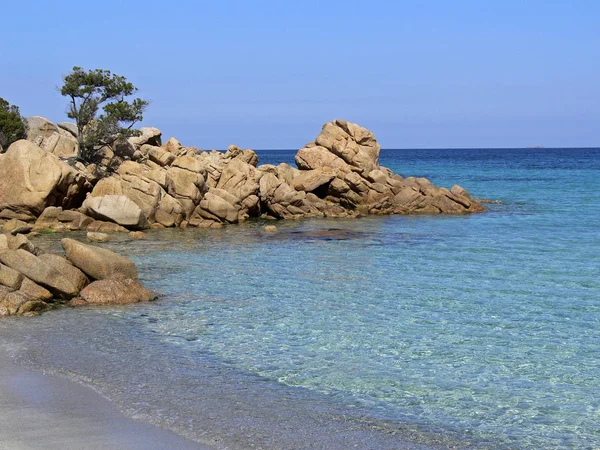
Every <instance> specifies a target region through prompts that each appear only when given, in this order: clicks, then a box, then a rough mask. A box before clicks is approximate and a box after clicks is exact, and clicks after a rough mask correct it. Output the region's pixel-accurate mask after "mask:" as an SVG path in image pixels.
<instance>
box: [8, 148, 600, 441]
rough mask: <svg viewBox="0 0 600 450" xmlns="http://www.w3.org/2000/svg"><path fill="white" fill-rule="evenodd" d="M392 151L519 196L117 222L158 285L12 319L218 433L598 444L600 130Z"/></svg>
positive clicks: (195, 433) (152, 410)
mask: <svg viewBox="0 0 600 450" xmlns="http://www.w3.org/2000/svg"><path fill="white" fill-rule="evenodd" d="M293 155H294V152H285V151H283V152H272V153H271V152H269V153H267V152H263V153H259V156H260V157H261V162H262V163H271V162H279V161H287V162H290V163H291V162H292V161H293ZM381 164H382V165H385V166H387V167H390V168H391V169H393V170H394V171H396V172H398V173H401V174H402V175H406V176H409V175H414V176H425V177H427V178H429V179H430V180H431V181H432V182H434V183H435V184H438V185H444V186H447V187H450V186H452V185H453V184H460V185H462V186H463V187H465V188H466V189H467V190H469V191H470V192H471V193H472V194H473V195H474V196H475V197H481V198H489V199H499V200H502V201H503V203H502V204H492V205H489V211H488V212H486V213H484V214H478V215H472V216H465V217H438V216H427V217H399V216H397V217H369V218H364V219H359V220H306V221H298V222H278V223H277V226H278V228H279V230H280V232H279V233H278V234H276V235H268V234H265V233H264V232H263V231H262V226H263V225H264V223H248V224H244V225H240V226H231V227H227V228H225V229H222V230H208V231H185V232H182V231H165V232H156V233H152V234H151V237H152V240H151V241H146V242H129V243H125V242H113V243H110V244H108V247H109V248H113V249H116V250H118V251H122V252H126V253H128V254H129V255H130V256H131V257H132V258H133V259H134V260H135V261H136V262H137V263H138V264H139V267H140V273H141V279H142V281H143V282H144V283H145V284H146V285H148V286H150V287H151V288H152V289H154V290H156V291H159V292H161V293H163V294H164V297H163V298H162V299H161V300H160V301H159V302H157V303H153V304H149V305H136V306H134V307H125V308H109V309H96V310H87V309H82V310H62V311H56V312H52V313H49V314H45V315H43V316H41V317H40V318H36V319H33V320H30V321H22V320H21V321H15V320H12V321H6V322H5V323H6V326H3V328H2V331H1V334H2V335H3V337H5V338H6V339H8V340H10V342H12V343H13V344H12V345H13V349H14V352H15V354H18V355H20V358H21V359H22V360H23V362H24V363H26V364H29V365H32V366H36V367H38V368H43V369H44V370H48V371H52V372H57V373H62V374H65V375H68V376H71V377H74V378H77V379H80V380H82V381H84V382H86V383H88V384H90V385H92V386H94V387H95V388H97V389H98V390H99V391H101V392H102V393H103V394H105V395H106V396H108V397H109V398H112V399H114V400H115V401H117V403H119V404H121V405H122V407H123V408H124V409H125V410H126V411H127V412H128V413H129V414H131V415H134V416H137V417H141V418H144V419H145V420H149V421H153V422H154V423H158V424H160V425H162V426H167V427H170V428H174V429H176V430H177V431H179V432H181V433H183V434H186V435H187V436H190V437H192V438H195V439H197V440H204V441H205V442H207V441H208V442H210V443H212V444H213V445H215V446H217V447H218V446H223V448H225V447H226V446H228V445H229V446H230V447H229V448H238V447H235V445H238V446H239V448H247V447H248V446H249V444H248V443H249V442H254V443H256V444H255V445H256V446H257V447H261V448H292V447H294V448H300V447H297V446H298V442H300V441H297V440H296V441H295V440H294V439H297V438H298V437H297V436H295V432H294V430H293V429H292V428H293V427H292V428H289V429H288V426H287V425H285V424H288V423H290V421H291V422H292V423H300V422H302V421H304V422H303V424H304V425H298V427H300V428H302V426H304V427H305V428H304V431H306V433H307V435H308V436H310V438H306V439H307V440H306V441H304V442H305V444H306V445H305V447H306V448H344V445H345V444H343V442H342V443H340V442H338V441H335V439H336V438H335V437H331V436H332V435H333V434H335V433H338V434H340V435H343V434H344V433H346V435H347V434H348V429H349V428H348V426H347V423H352V426H351V427H350V428H351V429H352V430H355V431H354V433H355V434H354V435H352V436H351V437H349V438H348V439H350V440H349V441H345V442H346V443H347V442H354V444H355V445H356V446H357V447H358V448H398V447H403V446H406V447H409V444H408V443H407V441H410V442H417V443H422V444H426V445H430V446H433V447H438V446H441V447H462V446H469V445H471V446H475V447H479V446H485V447H490V448H532V449H533V448H590V449H593V448H599V447H600V425H599V424H600V394H598V391H599V388H600V351H599V348H600V257H599V254H600V232H599V226H600V213H599V212H598V205H600V179H599V177H600V150H592V149H578V150H553V149H535V150H530V149H527V150H418V151H417V150H412V151H389V150H388V151H385V150H384V151H383V152H382V157H381ZM46 239H47V240H46V241H45V242H42V244H43V245H47V246H49V247H52V246H54V245H55V244H56V243H55V242H53V240H52V238H46ZM3 325H4V324H3ZM117 349H118V350H117ZM169 380H171V381H169ZM165 384H168V386H167V387H168V389H167V388H165ZM231 386H236V389H238V388H239V390H236V389H232V388H231ZM232 392H235V394H232ZM283 398H285V399H286V400H285V401H280V400H281V399H283ZM167 399H168V400H167ZM211 408H212V409H213V410H214V409H222V411H219V412H215V413H214V414H213V415H212V416H210V414H208V415H207V413H206V412H204V413H203V412H202V411H205V410H206V409H211ZM203 414H204V415H203ZM209 416H210V417H212V418H210V417H209ZM278 418H279V419H280V420H279V419H278ZM311 420H312V421H314V423H313V422H311ZM239 421H242V422H243V423H240V422H239ZM286 421H287V422H286ZM344 423H346V425H344ZM313 425H314V426H313ZM311 427H312V428H311ZM207 429H211V430H212V431H213V432H214V433H215V434H216V435H219V436H221V438H216V437H215V436H213V435H211V434H210V433H209V432H208V431H207ZM240 430H241V431H240ZM319 430H320V431H319ZM332 430H334V431H335V433H333V432H332ZM342 430H344V432H343V433H342V432H341V431H342ZM311 433H312V434H311ZM296 434H297V433H296ZM274 435H277V436H276V437H274ZM244 436H246V437H244ZM219 439H222V440H219ZM311 439H312V441H311ZM334 441H335V442H334ZM309 442H313V444H311V445H312V446H311V445H309V444H308V443H309ZM235 443H237V444H235ZM242 443H243V444H242ZM366 443H369V444H366ZM301 447H302V446H301Z"/></svg>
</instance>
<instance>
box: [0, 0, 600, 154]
mask: <svg viewBox="0 0 600 450" xmlns="http://www.w3.org/2000/svg"><path fill="white" fill-rule="evenodd" d="M0 16H1V17H2V20H1V22H2V32H1V36H2V37H1V42H0V97H4V98H6V99H7V100H9V101H10V102H11V103H15V104H17V105H19V106H20V107H21V113H22V114H23V115H41V116H45V117H47V118H49V119H51V120H53V121H55V122H58V121H61V120H65V114H64V112H65V108H66V99H65V98H63V97H61V96H60V94H59V93H58V92H57V90H56V88H57V87H58V86H59V85H60V84H61V76H62V75H64V74H66V73H68V71H69V70H70V69H71V68H72V67H73V66H74V65H78V66H82V67H84V68H86V69H92V68H102V69H109V70H111V71H113V72H114V73H117V74H119V75H124V76H126V77H127V78H128V79H129V81H132V82H133V83H134V84H135V85H136V86H137V87H138V88H139V93H138V94H139V96H141V97H143V98H146V99H148V100H150V101H151V102H152V103H151V105H150V107H149V109H148V111H147V113H146V115H145V120H144V124H145V125H150V126H156V127H158V128H160V129H161V130H163V133H164V134H165V135H166V136H165V137H166V138H168V137H169V136H172V135H173V136H176V137H177V138H178V139H179V140H180V141H182V142H183V143H184V144H186V145H196V146H198V147H201V148H206V149H210V148H219V149H223V148H226V147H227V145H229V144H231V143H236V144H237V145H240V146H242V147H245V148H257V149H265V148H300V147H302V146H303V145H304V144H305V143H306V142H308V141H311V140H313V139H314V138H315V136H316V135H317V134H318V132H319V131H320V129H321V126H322V124H323V123H324V122H327V121H329V120H333V119H336V118H343V119H347V120H350V121H353V122H357V123H359V124H361V125H363V126H366V127H367V128H369V129H371V130H372V131H373V132H374V133H375V135H376V137H377V138H378V139H379V141H380V142H381V144H382V146H383V147H384V148H428V147H525V146H530V145H544V146H547V147H550V146H571V147H574V146H600V1H598V0H544V1H542V0H539V1H538V0H520V1H513V0H478V1H475V0H471V1H468V0H420V1H419V0H414V1H402V0H396V1H393V0H370V1H353V0H344V1H338V0H322V1H315V0H300V1H293V0H287V1H286V0H280V1H274V0H272V1H268V0H244V1H238V0H230V1H228V0H221V1H203V0H197V1H177V0H172V1H164V0H162V1H155V0H146V1H139V0H121V1H112V0H103V1H99V2H87V1H81V0H78V1H71V0H62V1H60V2H55V1H39V0H29V1H27V2H16V1H12V2H10V1H3V2H2V6H1V7H0Z"/></svg>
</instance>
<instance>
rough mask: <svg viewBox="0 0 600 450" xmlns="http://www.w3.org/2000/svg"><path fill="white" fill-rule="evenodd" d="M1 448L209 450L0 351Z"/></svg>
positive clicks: (18, 449)
mask: <svg viewBox="0 0 600 450" xmlns="http://www.w3.org/2000/svg"><path fill="white" fill-rule="evenodd" d="M0 424H2V425H1V426H0V450H22V449H23V450H24V449H40V448H44V449H47V450H54V449H56V450H64V449H67V448H77V449H86V450H87V449H89V450H95V449H98V450H100V449H102V450H104V449H115V450H116V449H119V450H120V449H123V450H125V449H127V450H138V449H139V450H142V449H144V450H146V449H182V450H192V449H193V450H201V449H202V450H209V448H208V447H205V446H201V445H199V444H197V443H194V442H191V441H188V440H186V439H184V438H182V437H180V436H178V435H176V434H175V433H172V432H169V431H166V430H162V429H160V428H157V427H154V426H152V425H148V424H144V423H141V422H137V421H135V420H133V419H129V418H127V417H125V416H124V415H123V414H122V413H121V412H120V411H119V410H118V409H117V407H116V406H115V405H113V404H112V403H111V402H109V401H108V400H106V399H104V398H103V397H101V396H100V395H99V394H97V393H96V392H94V391H93V390H92V389H90V388H87V387H85V386H82V385H80V384H78V383H76V382H74V381H69V380H66V379H62V378H57V377H54V376H51V375H44V374H41V373H36V372H31V371H28V370H24V369H22V368H20V367H18V366H16V365H15V364H14V363H12V362H11V360H10V357H9V356H8V355H7V354H6V351H5V349H3V348H1V347H0Z"/></svg>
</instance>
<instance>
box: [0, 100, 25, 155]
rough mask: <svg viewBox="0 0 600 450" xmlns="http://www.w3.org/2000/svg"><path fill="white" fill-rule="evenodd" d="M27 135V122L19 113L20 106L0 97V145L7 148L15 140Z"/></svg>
mask: <svg viewBox="0 0 600 450" xmlns="http://www.w3.org/2000/svg"><path fill="white" fill-rule="evenodd" d="M26 137H27V124H26V122H25V120H24V119H23V118H22V117H21V114H20V113H19V107H18V106H15V105H11V104H10V103H8V102H7V101H6V100H4V99H3V98H2V97H0V146H1V147H2V148H4V149H6V148H7V147H8V146H9V145H10V144H12V143H13V142H15V141H18V140H19V139H25V138H26Z"/></svg>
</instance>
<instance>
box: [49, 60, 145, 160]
mask: <svg viewBox="0 0 600 450" xmlns="http://www.w3.org/2000/svg"><path fill="white" fill-rule="evenodd" d="M63 82H64V84H63V86H62V88H61V90H60V93H61V94H62V95H64V96H66V97H69V98H70V102H69V107H68V109H67V116H68V117H69V118H71V119H74V120H75V123H76V124H77V131H78V135H79V157H80V158H81V159H82V160H84V161H85V162H92V161H93V160H94V158H95V156H96V154H97V151H98V149H99V148H100V147H103V146H108V147H113V145H114V143H115V141H117V140H118V139H121V138H126V137H130V136H136V135H138V134H139V132H138V131H137V130H134V129H133V125H134V124H135V123H136V122H140V121H141V120H142V119H143V113H144V110H145V109H146V107H147V106H148V102H147V101H145V100H142V99H139V98H136V99H133V100H132V101H128V100H126V97H129V96H131V95H133V94H134V93H135V92H136V91H137V88H136V87H135V86H134V85H133V84H131V83H130V82H128V81H127V79H126V78H125V77H122V76H120V75H115V74H112V73H111V72H110V71H109V70H102V69H95V70H89V71H86V70H84V69H82V68H81V67H73V71H72V72H71V73H69V74H68V75H66V76H65V77H64V78H63ZM100 111H102V112H100Z"/></svg>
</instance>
